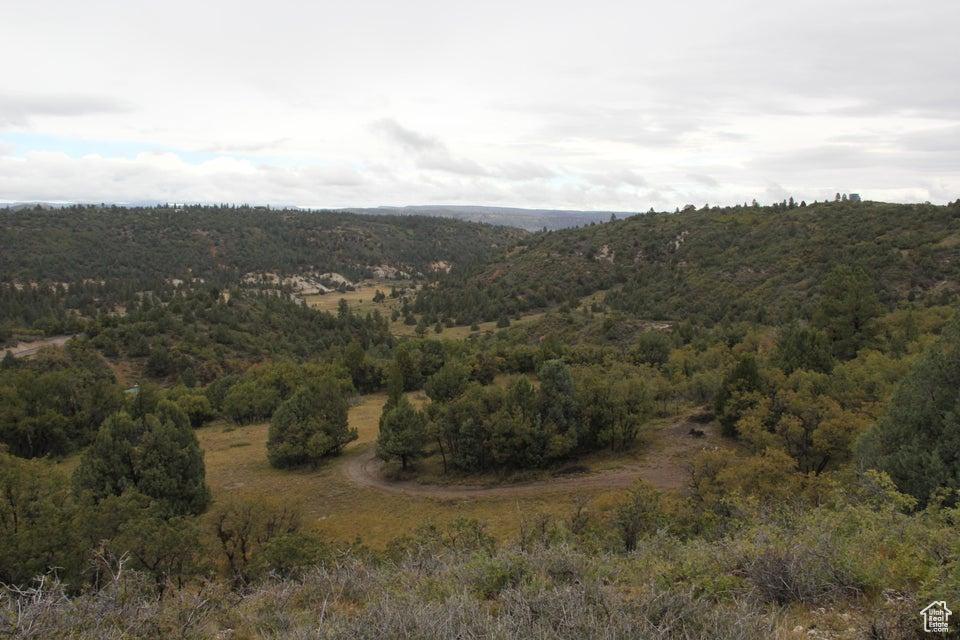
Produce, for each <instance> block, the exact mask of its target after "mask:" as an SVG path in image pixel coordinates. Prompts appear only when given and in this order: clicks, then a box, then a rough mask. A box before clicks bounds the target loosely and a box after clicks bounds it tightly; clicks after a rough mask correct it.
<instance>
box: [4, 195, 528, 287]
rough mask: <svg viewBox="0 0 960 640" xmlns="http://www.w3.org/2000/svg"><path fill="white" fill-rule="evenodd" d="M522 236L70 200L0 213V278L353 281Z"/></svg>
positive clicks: (327, 214)
mask: <svg viewBox="0 0 960 640" xmlns="http://www.w3.org/2000/svg"><path fill="white" fill-rule="evenodd" d="M524 235H526V232H524V231H521V230H519V229H513V228H508V227H495V226H492V225H482V224H474V223H468V222H461V221H458V220H449V219H443V218H426V217H419V216H361V215H358V214H351V213H342V212H334V211H321V212H314V211H298V210H276V211H269V210H263V209H254V208H250V207H201V206H192V207H173V206H165V207H155V208H144V207H135V208H126V207H117V206H74V207H68V208H64V209H55V210H42V209H39V208H37V209H31V210H10V209H0V238H3V241H2V246H3V251H2V252H0V277H2V279H4V280H16V281H19V282H37V281H50V282H74V281H79V280H83V279H93V280H105V279H112V280H135V281H138V282H149V281H151V280H163V279H171V278H177V279H183V280H188V279H191V278H202V279H204V280H206V281H214V282H217V283H222V284H234V283H236V282H237V280H238V279H239V277H240V276H241V275H242V274H245V273H248V272H258V273H262V272H267V271H276V272H279V273H281V274H296V273H301V272H303V271H306V270H314V271H318V272H327V271H334V272H338V273H342V274H343V275H345V276H346V277H348V278H360V277H362V276H364V275H367V274H369V273H370V268H371V267H376V266H379V265H389V266H391V267H394V268H398V269H402V270H405V271H408V272H411V273H414V274H416V273H424V274H427V273H430V272H432V271H433V269H434V267H433V265H434V264H435V263H438V262H447V263H460V262H463V261H470V260H472V259H476V258H477V257H479V256H482V255H484V254H485V253H486V252H488V251H490V250H491V249H495V248H497V247H504V246H506V245H508V244H511V243H512V242H513V241H514V240H516V239H518V238H520V237H523V236H524Z"/></svg>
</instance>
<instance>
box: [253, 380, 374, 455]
mask: <svg viewBox="0 0 960 640" xmlns="http://www.w3.org/2000/svg"><path fill="white" fill-rule="evenodd" d="M348 410H349V406H348V404H347V400H346V398H345V397H344V394H343V392H342V390H341V385H340V383H339V382H338V381H337V380H335V379H334V378H332V377H330V376H326V377H324V378H321V379H320V380H318V381H316V382H314V383H312V384H309V385H305V386H302V387H300V388H298V389H297V390H296V391H295V392H294V393H293V395H292V396H290V398H289V399H288V400H286V401H285V402H284V403H283V404H281V405H280V406H279V407H278V408H277V411H276V413H274V415H273V418H272V419H271V421H270V432H269V435H268V437H267V457H268V459H269V460H270V465H271V466H273V467H276V468H278V469H283V468H287V467H294V466H298V465H302V464H307V463H309V464H310V465H312V466H313V467H316V466H317V464H318V463H319V462H320V461H321V460H322V459H323V458H325V457H327V456H331V455H336V454H338V453H340V450H341V449H342V448H343V447H344V446H345V445H346V444H347V443H349V442H352V441H354V440H356V439H357V430H356V429H351V428H350V427H349V424H348V420H347V413H348Z"/></svg>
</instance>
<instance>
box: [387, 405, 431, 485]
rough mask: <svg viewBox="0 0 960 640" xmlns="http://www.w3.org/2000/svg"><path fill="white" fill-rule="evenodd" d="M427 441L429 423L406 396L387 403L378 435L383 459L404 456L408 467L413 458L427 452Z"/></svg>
mask: <svg viewBox="0 0 960 640" xmlns="http://www.w3.org/2000/svg"><path fill="white" fill-rule="evenodd" d="M426 444H427V423H426V420H425V419H424V417H423V414H422V413H420V412H419V411H417V410H416V409H415V408H414V407H413V405H412V404H410V401H409V400H407V397H406V396H400V398H399V399H398V400H397V402H396V403H395V404H393V405H392V406H387V407H384V411H383V413H382V414H381V416H380V435H379V436H378V437H377V456H379V457H380V458H382V459H383V460H400V464H401V466H402V467H403V468H404V469H406V468H407V465H408V463H409V462H410V461H411V460H414V459H416V458H419V457H421V456H423V448H424V447H425V446H426Z"/></svg>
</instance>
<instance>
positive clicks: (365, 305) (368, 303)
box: [304, 280, 543, 340]
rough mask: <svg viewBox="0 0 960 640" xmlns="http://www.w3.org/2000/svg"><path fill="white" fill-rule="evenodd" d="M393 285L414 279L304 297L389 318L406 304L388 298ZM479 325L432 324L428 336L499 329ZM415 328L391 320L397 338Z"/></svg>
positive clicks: (458, 336)
mask: <svg viewBox="0 0 960 640" xmlns="http://www.w3.org/2000/svg"><path fill="white" fill-rule="evenodd" d="M394 286H395V287H397V288H398V289H404V288H406V287H411V286H413V285H412V283H411V282H408V281H401V280H364V281H362V282H358V283H357V284H356V285H355V290H354V291H346V292H344V293H336V292H335V293H327V294H324V295H322V296H306V297H305V298H304V300H305V301H306V303H307V304H308V305H310V306H311V307H314V308H315V309H318V310H320V311H326V312H328V313H336V312H337V307H338V306H339V304H340V301H341V300H346V301H347V304H348V305H350V309H351V310H352V311H353V312H354V313H359V314H366V313H372V312H373V311H379V312H380V314H381V315H382V316H384V317H386V318H387V319H389V318H390V316H391V315H392V313H393V311H394V310H397V311H399V310H400V308H401V307H402V306H403V303H402V302H401V301H400V299H399V298H390V297H389V294H390V287H394ZM377 289H379V290H380V291H382V292H383V293H384V294H387V296H388V297H387V299H386V300H384V301H383V302H374V301H373V296H374V295H375V294H376V292H377ZM542 317H543V314H542V313H534V314H530V315H526V316H523V317H522V318H520V319H519V320H514V321H512V323H511V324H512V326H515V325H517V324H526V323H529V322H535V321H536V320H538V319H540V318H542ZM477 326H478V329H475V330H474V329H471V328H470V327H467V326H456V327H443V331H441V332H440V333H435V332H434V329H433V327H429V329H428V332H427V337H437V338H443V339H445V340H466V339H467V338H469V337H470V336H471V335H474V334H483V333H494V332H496V331H498V330H499V329H498V328H497V323H496V322H481V323H479V324H478V325H477ZM416 329H417V327H416V325H409V324H404V322H403V318H399V319H397V320H396V321H391V322H390V333H391V334H393V335H395V336H398V337H404V338H412V337H415V336H416Z"/></svg>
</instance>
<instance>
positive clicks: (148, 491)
mask: <svg viewBox="0 0 960 640" xmlns="http://www.w3.org/2000/svg"><path fill="white" fill-rule="evenodd" d="M205 475H206V470H205V467H204V464H203V451H202V450H201V449H200V445H199V443H198V442H197V437H196V435H195V434H194V433H193V429H191V427H190V419H189V417H187V415H186V414H185V413H184V412H183V410H182V409H180V407H179V406H177V405H176V404H174V403H173V402H169V401H165V400H164V401H161V402H159V403H158V404H157V407H156V410H155V412H153V413H147V414H144V415H143V416H142V417H141V418H139V419H138V418H132V417H130V416H129V415H127V414H125V413H121V414H119V415H116V416H112V417H110V418H107V420H105V421H104V423H103V424H102V425H101V426H100V430H99V431H98V432H97V437H96V439H95V440H94V442H93V444H91V445H90V448H89V449H87V451H86V452H85V453H84V454H83V457H82V458H81V459H80V465H79V466H78V467H77V470H76V471H75V472H74V474H73V485H74V491H75V492H76V493H78V494H80V495H81V496H86V497H87V498H89V499H91V500H93V501H94V502H99V501H100V500H102V499H104V498H106V497H108V496H112V495H115V496H119V495H121V494H122V493H124V492H126V491H137V492H139V493H142V494H143V495H145V496H147V497H150V498H153V499H154V500H156V501H157V502H158V503H159V504H160V505H161V508H162V510H163V512H164V513H165V515H167V516H168V517H172V516H178V515H187V514H199V513H202V512H203V511H204V509H206V507H207V504H208V503H209V502H210V490H209V488H208V487H207V485H206V481H205Z"/></svg>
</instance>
